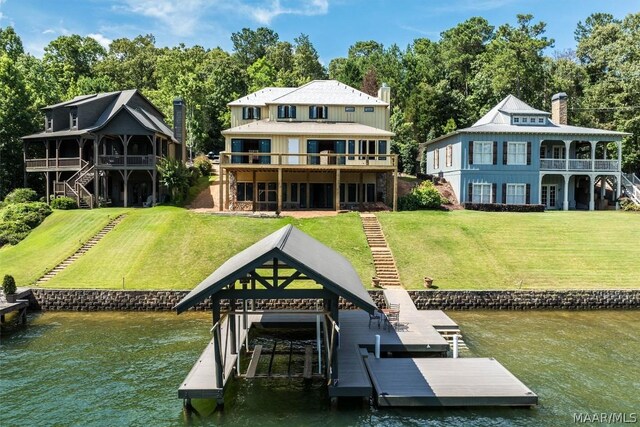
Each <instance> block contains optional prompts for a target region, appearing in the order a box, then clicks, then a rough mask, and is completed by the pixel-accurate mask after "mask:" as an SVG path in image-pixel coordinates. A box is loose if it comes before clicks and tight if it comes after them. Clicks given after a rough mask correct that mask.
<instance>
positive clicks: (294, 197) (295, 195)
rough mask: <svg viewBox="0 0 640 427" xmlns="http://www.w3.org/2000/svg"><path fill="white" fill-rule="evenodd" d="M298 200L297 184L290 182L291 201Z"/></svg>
mask: <svg viewBox="0 0 640 427" xmlns="http://www.w3.org/2000/svg"><path fill="white" fill-rule="evenodd" d="M297 201H298V184H297V183H295V182H294V183H293V184H291V202H297Z"/></svg>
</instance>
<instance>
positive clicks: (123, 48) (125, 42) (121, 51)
mask: <svg viewBox="0 0 640 427" xmlns="http://www.w3.org/2000/svg"><path fill="white" fill-rule="evenodd" d="M155 42H156V40H155V37H153V35H151V34H147V35H144V36H142V35H140V36H137V37H136V38H134V39H132V40H130V39H127V38H121V39H116V40H114V41H112V42H111V44H110V45H109V51H108V52H107V54H106V56H105V58H104V59H103V60H102V61H100V62H98V63H97V64H96V66H95V74H96V78H97V79H98V81H100V82H103V83H105V84H109V85H110V87H111V90H123V89H139V90H142V91H145V90H156V89H157V87H158V84H157V79H156V75H155V71H156V63H157V60H158V57H159V55H160V49H158V48H156V46H155Z"/></svg>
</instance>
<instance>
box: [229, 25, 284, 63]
mask: <svg viewBox="0 0 640 427" xmlns="http://www.w3.org/2000/svg"><path fill="white" fill-rule="evenodd" d="M278 39H279V36H278V33H276V32H275V31H273V30H272V29H270V28H266V27H260V28H258V29H256V30H255V31H254V30H251V29H250V28H243V29H242V30H241V31H240V32H237V33H233V34H231V41H232V42H233V51H234V54H235V56H236V57H237V58H238V61H239V63H240V64H241V65H242V66H243V67H244V68H247V67H249V66H250V65H251V64H253V63H254V62H256V61H257V60H258V59H260V58H262V57H263V56H265V55H266V54H267V50H268V49H269V48H270V47H273V46H275V45H276V43H277V42H278Z"/></svg>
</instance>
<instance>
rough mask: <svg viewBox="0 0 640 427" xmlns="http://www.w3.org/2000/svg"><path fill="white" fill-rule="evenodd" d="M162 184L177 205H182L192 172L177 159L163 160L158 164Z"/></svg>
mask: <svg viewBox="0 0 640 427" xmlns="http://www.w3.org/2000/svg"><path fill="white" fill-rule="evenodd" d="M158 172H160V183H162V185H164V186H165V187H166V188H167V189H168V190H169V194H170V195H171V200H172V201H173V203H175V204H179V203H181V202H182V201H183V200H184V198H185V197H186V194H187V191H188V190H189V183H190V181H191V172H190V171H189V169H187V167H186V166H185V164H184V163H182V162H181V161H179V160H176V159H162V160H161V161H160V163H158Z"/></svg>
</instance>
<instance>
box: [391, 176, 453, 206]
mask: <svg viewBox="0 0 640 427" xmlns="http://www.w3.org/2000/svg"><path fill="white" fill-rule="evenodd" d="M448 202H449V201H448V200H447V199H445V198H444V197H442V195H441V194H440V192H439V191H438V189H437V188H436V187H435V185H433V183H432V182H431V181H423V182H422V183H421V184H420V185H418V186H417V187H415V188H414V189H412V190H411V192H410V193H409V194H407V195H406V196H403V197H400V199H399V200H398V209H400V210H401V211H415V210H418V209H437V208H439V207H440V205H442V204H443V203H448Z"/></svg>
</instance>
